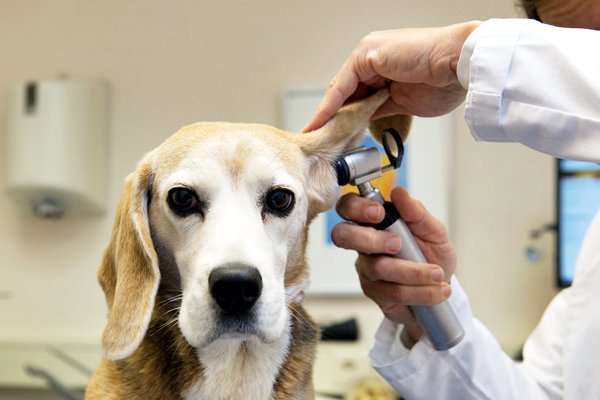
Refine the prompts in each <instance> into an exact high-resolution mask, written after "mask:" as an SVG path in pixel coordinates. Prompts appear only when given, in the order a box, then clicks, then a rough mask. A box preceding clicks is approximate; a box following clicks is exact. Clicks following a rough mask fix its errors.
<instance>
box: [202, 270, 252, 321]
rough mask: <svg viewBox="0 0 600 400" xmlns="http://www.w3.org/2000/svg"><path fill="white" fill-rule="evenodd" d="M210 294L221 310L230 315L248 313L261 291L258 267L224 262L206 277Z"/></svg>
mask: <svg viewBox="0 0 600 400" xmlns="http://www.w3.org/2000/svg"><path fill="white" fill-rule="evenodd" d="M208 285H209V288H210V294H211V296H212V297H213V299H214V300H215V301H216V303H217V304H218V305H219V307H220V308H221V310H223V311H224V312H225V313H226V314H229V315H232V316H241V315H243V314H246V313H248V312H249V311H250V310H251V309H252V306H254V303H256V301H257V300H258V298H259V297H260V294H261V292H262V277H261V275H260V272H258V269H256V268H254V267H251V266H248V265H244V264H226V265H222V266H220V267H217V268H215V269H214V270H212V272H211V273H210V275H209V277H208Z"/></svg>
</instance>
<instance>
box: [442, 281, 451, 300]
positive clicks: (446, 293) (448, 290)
mask: <svg viewBox="0 0 600 400" xmlns="http://www.w3.org/2000/svg"><path fill="white" fill-rule="evenodd" d="M451 292H452V288H451V287H450V285H448V284H445V285H444V286H442V294H443V295H444V297H448V296H450V293H451Z"/></svg>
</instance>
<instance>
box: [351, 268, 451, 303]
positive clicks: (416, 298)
mask: <svg viewBox="0 0 600 400" xmlns="http://www.w3.org/2000/svg"><path fill="white" fill-rule="evenodd" d="M359 278H360V284H361V288H362V290H363V292H364V293H365V294H366V295H367V296H368V297H370V298H371V299H373V301H375V302H376V303H377V304H378V305H379V306H380V307H390V306H393V305H404V306H408V305H410V306H432V305H434V304H438V303H441V302H442V301H445V300H447V299H448V297H450V293H451V288H450V285H449V284H448V283H446V282H442V283H440V284H438V285H428V286H405V285H398V284H396V283H391V282H385V281H377V282H373V281H371V280H369V279H367V278H366V277H364V276H359Z"/></svg>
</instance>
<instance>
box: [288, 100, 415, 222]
mask: <svg viewBox="0 0 600 400" xmlns="http://www.w3.org/2000/svg"><path fill="white" fill-rule="evenodd" d="M388 97H389V92H388V91H387V90H385V89H383V90H380V91H378V92H377V93H375V94H373V95H372V96H370V97H368V98H366V99H364V100H361V101H358V102H355V103H352V104H349V105H346V106H344V107H342V108H341V109H340V110H339V111H338V112H337V114H336V115H335V116H334V117H333V118H332V119H331V120H330V121H329V122H328V123H327V124H325V125H324V126H323V127H322V128H320V129H318V130H316V131H314V132H311V133H308V134H303V135H298V136H296V138H297V140H298V144H299V146H300V148H301V149H302V151H303V152H304V154H305V156H306V157H307V160H308V170H307V171H308V174H309V175H308V179H307V180H308V195H309V199H310V207H311V209H310V210H309V214H310V215H309V217H312V216H314V215H316V214H317V213H319V212H322V211H325V210H327V209H329V208H331V206H333V204H334V202H335V200H336V198H337V195H338V192H339V191H338V186H337V177H336V175H335V171H334V169H333V166H332V163H333V162H334V161H335V160H336V159H337V158H338V157H340V156H341V155H342V154H344V153H345V152H347V151H348V150H351V149H353V148H355V147H357V146H358V145H360V143H361V141H362V139H363V136H364V134H365V133H366V129H367V126H369V120H370V118H371V116H372V115H373V114H374V113H375V111H376V110H377V109H378V108H379V106H381V105H382V104H383V103H384V102H385V101H386V100H387V99H388ZM379 121H381V122H379ZM386 124H388V126H385V125H386ZM390 127H393V128H395V129H396V130H398V132H399V133H400V135H401V136H402V138H403V139H405V138H406V136H408V129H409V127H410V117H409V116H405V115H399V116H394V117H391V118H384V119H381V120H377V121H374V122H372V123H371V125H370V129H371V130H372V133H373V136H374V137H375V139H376V140H378V141H381V132H382V131H383V130H384V129H386V128H390Z"/></svg>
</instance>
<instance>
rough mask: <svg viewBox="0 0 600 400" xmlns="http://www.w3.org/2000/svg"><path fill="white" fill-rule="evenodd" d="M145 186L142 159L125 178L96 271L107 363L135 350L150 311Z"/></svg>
mask: <svg viewBox="0 0 600 400" xmlns="http://www.w3.org/2000/svg"><path fill="white" fill-rule="evenodd" d="M151 181H152V173H151V167H150V162H149V161H148V160H146V161H145V162H144V161H143V162H142V163H140V165H139V166H138V168H137V170H136V172H134V173H132V174H131V175H129V176H128V177H127V179H126V181H125V187H124V189H123V193H122V195H121V199H120V201H119V206H118V208H117V215H116V217H115V222H114V225H113V231H112V237H111V240H110V243H109V245H108V247H107V249H106V250H105V252H104V256H103V259H102V263H101V265H100V267H99V269H98V280H99V282H100V285H101V286H102V289H103V290H104V294H105V296H106V302H107V304H108V308H109V313H108V322H107V323H106V327H105V328H104V333H103V336H102V350H103V353H104V356H105V358H107V359H109V360H119V359H123V358H126V357H128V356H130V355H131V354H132V353H133V352H134V351H135V349H136V348H137V347H138V346H139V344H140V343H141V341H142V339H143V338H144V336H145V334H146V331H147V329H148V324H149V322H150V318H151V315H152V310H153V308H154V300H155V296H156V291H157V289H158V283H159V280H160V272H159V269H158V260H157V255H156V251H155V250H154V246H153V244H152V239H151V236H150V226H149V222H148V198H149V195H150V186H151Z"/></svg>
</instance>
